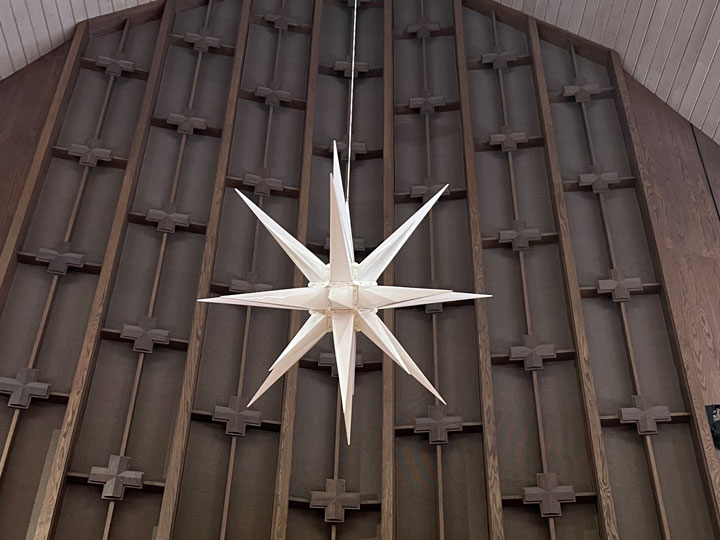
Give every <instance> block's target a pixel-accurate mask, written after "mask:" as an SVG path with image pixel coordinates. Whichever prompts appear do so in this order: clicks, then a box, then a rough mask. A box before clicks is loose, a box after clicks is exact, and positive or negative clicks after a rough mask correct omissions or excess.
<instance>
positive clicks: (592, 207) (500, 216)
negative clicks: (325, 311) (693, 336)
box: [0, 0, 720, 540]
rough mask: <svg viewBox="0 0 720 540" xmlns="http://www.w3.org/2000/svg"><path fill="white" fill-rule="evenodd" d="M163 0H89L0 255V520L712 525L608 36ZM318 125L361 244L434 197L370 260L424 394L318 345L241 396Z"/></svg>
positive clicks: (312, 180)
mask: <svg viewBox="0 0 720 540" xmlns="http://www.w3.org/2000/svg"><path fill="white" fill-rule="evenodd" d="M352 4H353V1H352V0H350V1H347V0H342V1H341V0H325V1H323V0H315V1H313V0H255V1H253V2H250V0H222V1H220V0H210V1H209V2H203V1H194V0H186V1H184V2H181V1H179V0H178V1H177V2H175V1H173V0H167V1H166V2H164V3H162V2H160V3H154V4H150V5H148V6H144V7H142V8H135V9H132V10H128V11H126V12H121V13H119V14H114V15H111V16H106V17H102V18H99V19H94V20H92V21H89V22H88V23H81V25H80V26H79V27H78V30H77V31H76V35H75V38H74V40H73V43H72V46H71V49H70V52H69V55H68V60H67V63H66V66H65V69H64V71H63V75H62V77H61V83H60V86H59V88H58V90H57V93H56V98H55V101H54V102H53V105H52V107H51V111H50V115H49V118H48V121H47V124H46V128H45V130H44V132H43V134H42V137H41V142H40V145H39V147H38V150H37V154H36V156H35V160H34V162H33V166H32V169H31V172H30V176H29V180H28V186H27V188H26V192H25V193H24V194H23V197H22V198H21V201H20V210H19V212H18V215H17V216H16V218H15V221H14V222H13V225H12V227H11V231H10V234H9V237H8V241H7V242H6V244H5V247H4V249H3V251H2V254H1V255H0V272H2V273H1V274H0V276H2V282H1V283H0V285H1V286H2V288H1V289H0V292H2V296H0V299H2V301H3V310H2V316H1V317H0V341H1V342H2V343H3V353H2V354H3V361H2V363H0V393H1V394H3V399H6V404H7V405H8V407H2V408H0V435H1V436H2V439H0V440H2V441H4V442H3V450H2V454H0V482H1V483H0V537H2V538H3V539H5V538H7V539H9V540H14V539H23V538H31V539H35V540H49V539H50V538H55V539H65V538H72V539H93V540H95V539H98V538H102V539H126V538H127V539H136V538H140V539H142V538H147V539H150V538H154V539H156V540H160V539H163V540H170V539H171V538H172V539H176V540H186V539H187V540H190V539H192V540H205V539H208V540H209V539H217V538H220V539H222V540H224V539H230V538H257V539H265V538H273V539H281V538H302V539H311V538H327V537H331V538H346V539H360V538H365V539H370V538H383V539H391V538H395V537H397V538H399V539H410V538H412V539H414V540H415V539H417V540H420V539H445V538H447V539H461V538H472V539H476V538H492V539H498V538H508V539H510V538H523V539H536V538H537V539H545V538H549V539H552V540H555V539H559V540H577V539H583V540H588V539H599V538H603V539H605V538H607V539H616V538H648V539H650V538H652V539H655V538H664V539H705V538H713V537H716V535H717V534H718V524H719V523H720V521H719V520H718V508H717V500H718V496H717V492H716V490H717V489H718V486H717V482H716V481H715V476H716V474H715V472H713V471H712V470H711V469H710V468H711V466H712V465H710V464H711V463H714V461H713V460H712V459H711V458H710V456H709V453H710V452H712V450H711V449H710V448H709V444H708V441H709V438H708V434H707V433H706V431H703V430H701V428H700V427H699V426H701V422H702V420H703V418H702V414H703V413H702V410H701V408H699V407H698V406H697V396H695V395H693V394H692V393H691V392H690V391H689V383H688V382H687V381H686V379H685V375H684V374H685V370H684V369H683V365H682V358H681V356H680V353H679V352H678V350H677V349H678V347H677V344H676V342H675V337H674V327H673V319H672V314H671V313H670V311H669V307H668V305H667V300H666V298H665V294H664V285H663V279H662V269H661V268H660V266H659V264H658V262H657V255H656V253H655V247H654V246H655V243H654V242H655V239H654V233H653V229H652V226H651V220H650V217H649V215H648V211H647V207H646V206H647V198H648V192H647V189H648V188H647V185H645V184H644V183H643V177H642V174H643V171H642V170H641V166H640V164H639V162H638V161H637V157H636V151H635V145H636V140H635V138H636V136H635V135H634V133H633V130H632V127H633V126H632V117H631V114H630V112H629V110H628V104H627V95H626V90H625V86H624V85H625V82H624V75H623V72H622V70H621V68H620V67H619V63H618V59H617V57H616V56H615V55H613V54H610V53H608V52H606V51H604V50H602V49H600V48H597V47H595V46H594V45H591V44H589V43H586V42H584V41H581V40H571V39H570V38H568V36H567V35H565V34H563V33H561V32H559V31H556V30H554V29H551V28H549V27H539V26H538V24H537V23H536V22H535V21H534V20H532V19H528V18H526V17H525V16H523V15H521V14H518V13H515V12H513V11H510V10H507V9H506V8H503V7H501V6H495V5H494V4H493V3H491V2H485V1H480V0H465V1H464V2H463V1H461V0H443V1H432V0H394V1H393V0H384V1H382V2H380V1H375V0H358V4H359V9H358V42H357V62H356V66H355V68H356V69H355V71H356V76H357V81H356V88H355V119H354V131H353V138H352V146H351V147H350V148H348V144H347V143H348V141H347V126H348V113H349V111H348V104H349V92H348V90H349V81H350V75H351V73H350V69H351V67H350V63H349V58H348V57H349V54H350V40H351V29H352V26H351V25H352V10H351V7H352ZM333 139H337V140H338V141H340V143H339V147H340V150H341V156H342V159H343V160H348V159H350V160H352V170H353V174H352V181H351V184H350V207H351V214H352V216H353V230H354V232H355V234H356V236H357V238H355V249H356V257H357V258H358V259H361V258H362V257H364V256H365V255H367V254H368V253H369V252H371V251H372V249H373V248H374V247H376V246H377V245H379V244H380V242H381V241H382V240H383V238H384V237H386V236H387V235H389V234H390V233H391V232H392V231H393V230H394V228H395V226H396V225H397V224H400V223H402V222H403V221H404V220H405V219H407V217H408V216H410V215H411V214H412V213H413V212H414V211H415V210H416V209H417V208H418V207H419V205H420V204H421V203H422V202H423V201H426V200H427V199H428V198H429V197H431V196H432V195H433V194H434V193H436V190H437V189H438V186H441V185H444V184H449V186H450V187H449V189H448V191H447V193H446V195H445V196H444V197H442V198H441V199H440V201H439V202H438V204H437V205H436V207H435V208H434V209H433V210H432V212H431V213H430V215H429V216H428V218H427V220H426V221H425V222H424V223H423V224H422V225H421V226H420V228H419V229H418V231H417V232H416V234H415V235H414V236H413V237H412V239H411V240H410V241H409V242H408V244H407V246H406V248H405V249H404V250H403V251H402V252H401V254H400V255H399V256H398V258H397V260H396V261H395V264H394V266H393V267H391V268H390V269H388V270H387V271H386V272H385V274H384V276H383V282H384V283H386V284H391V283H394V284H397V285H406V286H419V287H428V286H431V287H439V288H452V289H454V290H465V291H473V290H475V291H484V292H489V293H491V294H493V295H494V296H493V298H491V299H489V300H487V301H482V302H478V303H456V304H448V305H442V304H438V305H432V306H428V307H427V308H422V309H417V308H406V309H398V310H395V312H394V313H393V312H387V313H385V314H384V315H385V322H386V324H387V325H388V326H389V327H391V328H392V329H393V330H394V332H395V334H396V335H397V336H398V338H399V340H400V341H401V342H402V343H403V344H404V345H405V346H406V348H407V350H408V352H409V353H410V354H411V355H412V356H413V358H414V359H415V360H416V361H417V363H418V365H419V366H420V367H421V369H422V370H423V371H424V372H425V373H426V374H427V375H428V377H429V378H430V380H431V381H433V383H434V384H435V385H436V386H437V387H438V388H439V390H440V392H441V393H442V394H443V396H445V397H446V399H447V401H448V404H447V406H443V405H441V404H440V403H438V402H436V401H435V400H434V399H433V398H432V396H431V394H429V393H427V392H426V391H424V390H423V389H422V388H421V387H420V386H419V385H418V384H416V383H415V382H414V381H413V380H411V379H410V378H409V377H407V376H406V375H405V374H404V372H403V371H402V370H397V369H396V368H395V367H394V366H393V364H392V363H391V362H390V361H389V360H388V359H387V358H383V356H382V354H381V352H380V351H379V350H378V349H377V348H376V347H375V346H373V345H372V344H371V343H370V342H369V341H367V340H365V339H360V340H359V342H358V353H359V354H358V360H357V369H358V376H357V383H356V392H355V394H356V397H355V400H356V405H355V410H356V413H355V418H354V422H355V425H354V427H353V444H352V445H351V446H347V445H346V444H345V443H344V441H343V436H342V429H343V426H342V424H341V422H342V420H341V414H340V400H339V394H338V390H337V379H336V376H337V375H336V373H335V372H334V369H333V364H334V357H333V353H332V342H331V340H330V339H324V340H322V341H321V342H320V344H318V346H316V347H314V348H313V349H312V350H311V351H310V352H309V353H308V354H307V356H306V358H304V359H303V360H302V361H301V363H300V366H299V368H295V369H293V370H292V371H291V372H290V373H289V374H288V375H287V376H286V377H285V379H284V383H283V384H277V385H276V386H275V387H274V388H273V389H272V390H270V391H269V392H268V393H267V394H266V395H265V396H264V397H263V398H262V399H260V400H259V401H258V402H257V404H256V405H254V406H253V407H252V409H250V410H248V409H247V406H246V405H247V400H248V398H249V397H250V396H251V395H252V394H253V393H254V392H255V390H256V389H257V387H258V386H259V385H260V383H261V381H262V380H263V379H264V377H265V375H266V373H267V369H268V367H269V366H270V365H271V364H272V363H273V361H274V360H275V358H276V357H277V355H278V354H279V353H280V352H281V351H282V349H283V348H284V346H285V344H286V342H287V339H288V338H289V337H290V336H291V335H292V334H294V332H295V331H296V330H297V329H298V327H299V325H300V324H301V323H302V317H301V316H300V314H299V313H292V314H288V313H287V312H283V311H277V310H264V309H259V308H242V309H240V308H233V307H229V306H220V305H211V307H209V308H208V306H207V304H198V303H196V302H195V300H196V298H198V297H204V296H209V295H212V294H227V293H228V292H250V291H260V290H267V289H270V288H287V287H291V286H299V285H302V283H303V281H302V276H301V274H299V273H298V272H297V271H295V270H294V269H293V268H292V265H291V264H290V261H289V260H288V259H287V257H286V256H285V255H284V253H282V251H281V250H280V249H279V248H278V246H277V245H276V243H275V242H274V241H273V240H272V238H271V237H270V235H269V234H268V233H267V232H266V231H265V229H264V228H262V227H261V226H260V225H259V223H258V222H257V220H256V219H255V218H254V217H253V215H252V214H251V212H249V210H248V209H247V207H245V206H244V205H243V204H242V203H241V201H240V199H239V198H238V197H237V196H236V195H235V193H234V189H235V188H237V189H240V190H243V191H244V192H245V193H247V194H249V195H250V196H251V197H252V198H253V199H254V200H255V201H256V202H257V203H258V205H259V206H261V207H262V208H263V209H264V210H265V211H266V212H267V213H268V214H270V215H271V216H272V217H273V219H275V220H276V221H278V223H280V224H281V225H283V226H284V227H285V228H286V229H287V230H288V231H290V232H291V233H293V234H294V235H296V236H297V237H298V238H299V239H300V240H301V241H302V242H304V243H305V244H307V245H308V246H309V247H310V249H311V250H313V251H314V252H316V253H317V254H319V255H320V256H321V257H327V252H328V210H327V208H328V206H327V200H328V197H329V193H328V181H327V179H328V174H329V172H330V168H331V161H330V148H331V143H332V140H333Z"/></svg>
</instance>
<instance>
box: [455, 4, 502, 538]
mask: <svg viewBox="0 0 720 540" xmlns="http://www.w3.org/2000/svg"><path fill="white" fill-rule="evenodd" d="M462 10H463V4H462V1H461V0H453V20H454V22H455V50H456V56H457V71H458V89H459V93H460V115H461V128H462V141H463V158H464V161H465V188H466V190H467V197H466V200H467V212H468V226H469V228H470V231H469V232H470V246H471V247H470V249H471V252H472V261H473V265H472V266H473V289H474V291H475V292H482V291H484V290H485V278H484V274H483V259H482V238H481V232H480V231H481V229H480V210H479V207H478V188H477V176H476V173H475V154H474V143H473V135H472V124H471V120H470V89H469V85H468V76H467V59H466V57H465V38H464V36H465V29H464V26H463V17H462ZM475 329H476V332H477V340H478V342H477V357H478V374H479V379H480V380H479V383H480V407H481V409H482V424H483V437H482V440H483V453H484V456H483V458H484V463H485V492H486V493H485V497H486V501H487V502H486V504H487V521H488V538H491V539H493V540H502V539H503V538H505V531H504V528H503V511H502V497H501V492H500V467H499V464H498V455H497V452H498V449H497V428H496V427H495V402H494V399H493V385H492V364H491V357H490V333H489V329H488V320H487V310H486V307H485V304H484V303H483V302H482V301H480V300H475Z"/></svg>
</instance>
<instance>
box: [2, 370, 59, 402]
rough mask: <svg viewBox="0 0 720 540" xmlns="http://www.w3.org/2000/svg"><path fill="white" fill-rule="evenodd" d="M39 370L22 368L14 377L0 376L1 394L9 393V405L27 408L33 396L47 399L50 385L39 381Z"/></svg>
mask: <svg viewBox="0 0 720 540" xmlns="http://www.w3.org/2000/svg"><path fill="white" fill-rule="evenodd" d="M37 378H38V370H37V369H30V368H22V369H20V370H18V372H17V375H15V378H14V379H11V378H10V377H0V394H9V395H10V398H9V399H8V407H12V408H14V409H27V408H28V407H30V400H31V399H32V398H40V399H47V398H48V397H49V396H50V385H49V384H48V383H44V382H37Z"/></svg>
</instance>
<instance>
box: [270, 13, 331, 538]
mask: <svg viewBox="0 0 720 540" xmlns="http://www.w3.org/2000/svg"><path fill="white" fill-rule="evenodd" d="M322 12H323V0H315V5H314V6H313V19H312V34H311V37H310V59H309V60H308V77H307V92H306V94H305V95H306V96H307V101H306V107H305V123H304V126H303V148H302V164H301V169H300V195H299V197H298V223H297V234H296V238H297V239H298V240H299V241H300V242H303V243H305V242H306V241H307V230H308V213H309V208H310V181H311V171H312V157H313V133H314V129H315V105H316V103H317V78H318V67H319V64H320V38H321V35H320V29H321V26H322ZM303 283H304V277H303V275H302V273H301V272H300V271H299V270H298V269H297V268H294V269H293V287H302V286H303ZM300 325H301V320H300V313H299V312H297V311H293V313H292V314H291V316H290V336H293V335H295V334H296V333H297V331H298V330H299V329H300ZM297 383H298V366H297V365H296V366H295V367H293V368H291V369H290V371H288V372H287V374H286V375H285V381H284V386H283V404H282V418H281V424H280V447H279V448H278V462H277V472H276V475H275V495H274V504H273V518H272V529H271V534H272V536H271V538H272V540H284V539H285V537H286V534H287V522H288V509H289V506H288V505H289V499H290V474H291V472H292V450H293V448H292V446H293V435H294V432H295V411H296V407H297Z"/></svg>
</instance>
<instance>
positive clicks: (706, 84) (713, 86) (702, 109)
mask: <svg viewBox="0 0 720 540" xmlns="http://www.w3.org/2000/svg"><path fill="white" fill-rule="evenodd" d="M718 58H719V57H718V52H717V50H716V51H715V61H713V62H712V63H711V64H710V68H709V69H708V70H707V74H706V75H705V80H704V81H703V85H702V88H701V89H700V93H699V94H698V96H697V100H695V103H694V105H693V106H692V110H691V111H690V121H691V122H692V123H693V124H695V125H696V126H698V127H701V126H702V125H703V123H704V122H705V117H706V116H707V113H708V110H709V109H710V104H711V103H712V101H713V99H715V95H716V94H717V90H718V86H720V62H718V61H717V60H718Z"/></svg>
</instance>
